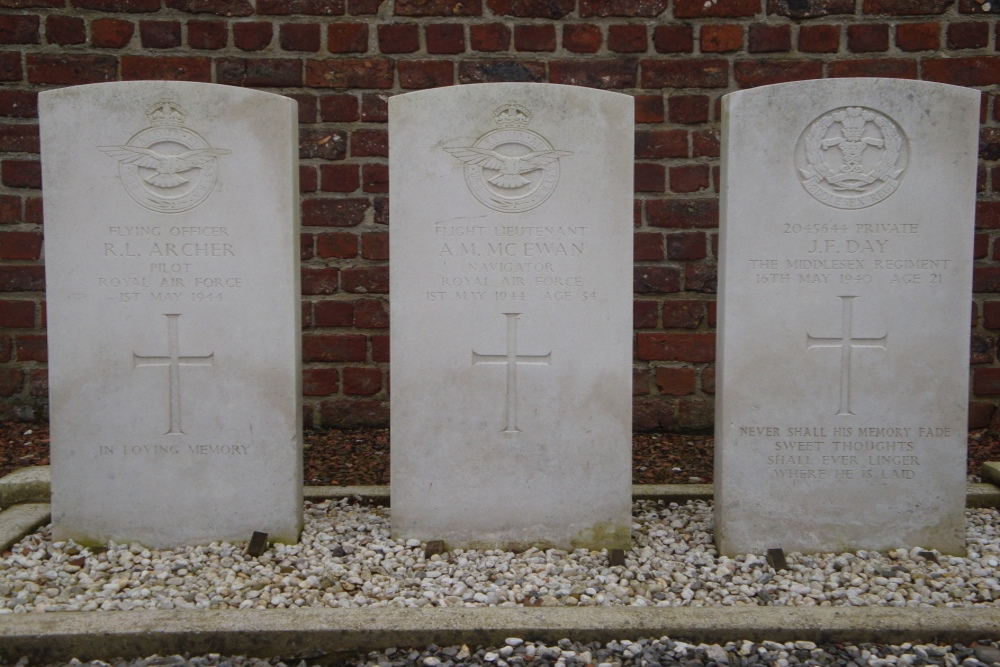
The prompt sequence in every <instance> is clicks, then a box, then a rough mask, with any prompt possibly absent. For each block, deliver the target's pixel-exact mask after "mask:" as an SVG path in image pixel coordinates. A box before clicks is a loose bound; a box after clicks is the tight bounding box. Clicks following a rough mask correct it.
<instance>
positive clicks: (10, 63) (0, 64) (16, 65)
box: [0, 51, 24, 81]
mask: <svg viewBox="0 0 1000 667" xmlns="http://www.w3.org/2000/svg"><path fill="white" fill-rule="evenodd" d="M23 78H24V69H23V68H22V67H21V54H20V52H17V51H7V52H4V53H0V81H20V80H21V79H23Z"/></svg>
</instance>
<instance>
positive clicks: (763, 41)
mask: <svg viewBox="0 0 1000 667" xmlns="http://www.w3.org/2000/svg"><path fill="white" fill-rule="evenodd" d="M749 30H750V31H749V34H748V35H747V50H748V51H749V52H750V53H782V52H785V51H791V50H792V26H790V25H787V24H786V25H760V24H754V25H751V26H750V29H749Z"/></svg>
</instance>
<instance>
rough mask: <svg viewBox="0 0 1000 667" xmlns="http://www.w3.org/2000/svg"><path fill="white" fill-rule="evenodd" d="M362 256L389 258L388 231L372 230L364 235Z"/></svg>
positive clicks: (362, 237) (379, 258)
mask: <svg viewBox="0 0 1000 667" xmlns="http://www.w3.org/2000/svg"><path fill="white" fill-rule="evenodd" d="M361 257H362V258H364V259H371V260H388V259H389V235H388V234H387V233H386V232H371V233H369V234H364V235H362V236H361Z"/></svg>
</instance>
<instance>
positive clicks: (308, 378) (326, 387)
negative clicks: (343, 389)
mask: <svg viewBox="0 0 1000 667" xmlns="http://www.w3.org/2000/svg"><path fill="white" fill-rule="evenodd" d="M339 379H340V376H339V374H338V371H337V369H336V368H304V369H302V394H303V395H304V396H330V395H332V394H336V393H337V392H338V391H339V389H340V387H339V384H338V382H339Z"/></svg>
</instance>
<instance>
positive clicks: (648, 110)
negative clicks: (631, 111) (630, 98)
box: [634, 95, 664, 123]
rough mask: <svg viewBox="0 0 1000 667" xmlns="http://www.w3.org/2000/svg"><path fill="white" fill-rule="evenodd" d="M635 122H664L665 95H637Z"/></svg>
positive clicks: (635, 97)
mask: <svg viewBox="0 0 1000 667" xmlns="http://www.w3.org/2000/svg"><path fill="white" fill-rule="evenodd" d="M634 99H635V122H637V123H662V122H663V119H664V113H663V95H635V96H634Z"/></svg>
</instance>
